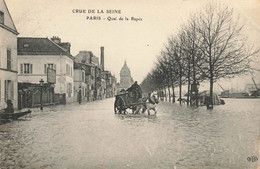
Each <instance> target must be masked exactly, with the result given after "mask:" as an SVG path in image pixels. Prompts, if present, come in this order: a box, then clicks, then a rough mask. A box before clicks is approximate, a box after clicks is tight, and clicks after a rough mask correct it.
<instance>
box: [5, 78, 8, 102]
mask: <svg viewBox="0 0 260 169" xmlns="http://www.w3.org/2000/svg"><path fill="white" fill-rule="evenodd" d="M7 85H8V82H7V80H5V102H6V101H7V100H8V86H7Z"/></svg>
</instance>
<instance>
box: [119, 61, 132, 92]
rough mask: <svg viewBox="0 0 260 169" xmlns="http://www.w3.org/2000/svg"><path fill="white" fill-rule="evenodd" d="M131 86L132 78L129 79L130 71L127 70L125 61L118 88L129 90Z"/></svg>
mask: <svg viewBox="0 0 260 169" xmlns="http://www.w3.org/2000/svg"><path fill="white" fill-rule="evenodd" d="M132 84H133V78H132V77H131V72H130V69H129V68H128V66H127V64H126V61H125V64H124V66H123V67H122V69H121V71H120V87H121V88H124V89H126V88H129V87H130V86H131V85H132Z"/></svg>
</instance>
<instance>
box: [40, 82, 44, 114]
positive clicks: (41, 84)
mask: <svg viewBox="0 0 260 169" xmlns="http://www.w3.org/2000/svg"><path fill="white" fill-rule="evenodd" d="M43 85H44V81H43V80H42V79H41V80H40V86H41V110H43V104H42V87H43Z"/></svg>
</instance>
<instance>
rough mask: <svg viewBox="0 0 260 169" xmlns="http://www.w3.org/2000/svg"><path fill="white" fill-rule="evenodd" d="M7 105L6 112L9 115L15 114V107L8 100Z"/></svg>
mask: <svg viewBox="0 0 260 169" xmlns="http://www.w3.org/2000/svg"><path fill="white" fill-rule="evenodd" d="M6 103H7V108H6V109H5V111H6V112H7V113H14V105H13V103H12V101H11V100H7V102H6Z"/></svg>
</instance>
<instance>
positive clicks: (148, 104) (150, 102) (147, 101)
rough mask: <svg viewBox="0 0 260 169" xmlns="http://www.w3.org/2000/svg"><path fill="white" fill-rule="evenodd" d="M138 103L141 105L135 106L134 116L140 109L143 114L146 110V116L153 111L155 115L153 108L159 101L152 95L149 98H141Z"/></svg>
mask: <svg viewBox="0 0 260 169" xmlns="http://www.w3.org/2000/svg"><path fill="white" fill-rule="evenodd" d="M138 101H139V102H141V103H143V104H140V105H138V106H136V110H135V114H138V113H139V112H140V110H141V109H142V113H144V112H145V111H146V110H147V112H148V115H150V110H153V111H154V112H155V114H156V113H157V111H156V109H155V107H156V104H158V103H159V101H158V99H157V98H156V97H155V95H152V96H150V97H143V98H141V99H139V100H138Z"/></svg>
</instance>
